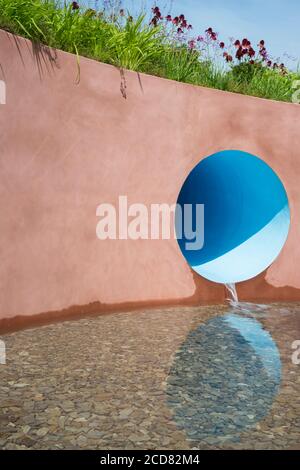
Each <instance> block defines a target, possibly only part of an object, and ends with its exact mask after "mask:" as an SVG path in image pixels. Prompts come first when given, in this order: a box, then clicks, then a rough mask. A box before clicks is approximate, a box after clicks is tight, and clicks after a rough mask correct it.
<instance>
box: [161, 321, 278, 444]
mask: <svg viewBox="0 0 300 470" xmlns="http://www.w3.org/2000/svg"><path fill="white" fill-rule="evenodd" d="M280 377H281V362H280V356H279V352H278V349H277V346H276V344H275V343H274V341H273V339H272V337H271V336H270V334H269V333H268V332H266V331H265V330H264V329H263V328H262V326H261V324H260V323H259V322H258V321H256V320H254V319H249V318H246V317H241V316H239V315H236V314H228V315H224V316H221V317H215V318H213V319H211V320H209V321H208V322H207V323H206V324H203V325H200V326H199V327H198V328H197V329H195V330H194V331H192V332H191V333H190V334H189V335H188V337H187V339H186V341H185V342H184V343H183V344H182V346H181V348H180V350H179V352H178V353H177V354H176V356H175V360H174V363H173V365H172V367H171V370H170V376H169V378H168V385H167V396H168V404H169V406H170V407H171V408H172V410H173V413H174V420H175V422H176V424H177V425H178V427H180V428H181V429H183V430H185V432H186V434H187V436H188V437H189V438H190V439H195V440H200V439H205V438H208V437H214V438H215V439H217V438H218V437H226V436H232V435H234V434H236V433H239V432H241V431H243V430H245V429H247V428H249V427H251V426H253V425H255V424H256V423H257V422H258V421H260V420H261V419H263V418H264V417H265V416H266V415H267V414H268V412H269V410H270V408H271V406H272V403H273V401H274V398H275V397H276V395H277V392H278V387H279V384H280Z"/></svg>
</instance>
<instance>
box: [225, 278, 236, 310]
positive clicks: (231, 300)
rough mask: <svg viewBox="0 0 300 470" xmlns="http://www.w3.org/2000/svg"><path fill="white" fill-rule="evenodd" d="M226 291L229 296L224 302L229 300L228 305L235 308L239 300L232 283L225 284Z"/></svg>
mask: <svg viewBox="0 0 300 470" xmlns="http://www.w3.org/2000/svg"><path fill="white" fill-rule="evenodd" d="M225 287H226V290H227V292H228V294H229V297H227V298H226V300H229V303H230V305H232V306H236V305H237V304H238V303H239V298H238V295H237V291H236V287H235V283H234V282H229V283H227V284H225Z"/></svg>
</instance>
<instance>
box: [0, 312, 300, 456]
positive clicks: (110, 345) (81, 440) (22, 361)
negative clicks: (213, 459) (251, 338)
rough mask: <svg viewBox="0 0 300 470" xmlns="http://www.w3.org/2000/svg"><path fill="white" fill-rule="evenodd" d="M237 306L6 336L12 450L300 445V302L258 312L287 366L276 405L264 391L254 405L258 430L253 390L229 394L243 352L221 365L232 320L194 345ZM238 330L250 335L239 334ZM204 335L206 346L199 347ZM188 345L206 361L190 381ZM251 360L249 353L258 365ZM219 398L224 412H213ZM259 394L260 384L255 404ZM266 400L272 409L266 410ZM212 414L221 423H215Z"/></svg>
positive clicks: (0, 371)
mask: <svg viewBox="0 0 300 470" xmlns="http://www.w3.org/2000/svg"><path fill="white" fill-rule="evenodd" d="M229 310H230V309H229V308H228V307H224V306H219V307H216V306H214V307H212V306H209V307H198V308H184V307H182V308H179V307H177V308H169V309H161V310H159V309H158V310H149V311H140V312H130V313H119V314H111V315H106V316H99V317H94V318H86V319H83V320H79V321H70V322H64V323H57V324H53V325H49V326H44V327H41V328H35V329H30V330H25V331H21V332H16V333H13V334H9V335H4V336H2V337H1V339H2V340H4V341H5V343H6V350H7V363H6V365H0V448H2V449H109V450H113V449H209V448H225V449H243V448H247V449H264V448H266V449H283V448H300V393H299V392H300V365H295V364H293V363H292V360H291V356H292V353H293V350H292V348H291V344H292V342H293V341H295V340H297V339H300V304H289V305H287V304H286V305H285V304H276V305H272V306H270V307H269V308H268V309H267V310H265V313H264V314H262V315H258V316H259V318H257V320H258V321H259V322H260V323H261V325H262V327H263V328H265V330H266V331H268V332H269V333H270V334H271V336H272V338H273V340H274V341H275V344H277V347H278V349H279V352H280V358H281V365H282V371H281V372H282V375H281V384H280V387H279V389H276V393H275V396H274V397H273V398H272V400H271V402H270V394H269V393H268V392H266V400H268V403H267V405H268V406H265V405H264V397H263V396H262V395H261V391H262V390H261V389H260V393H259V394H257V401H258V400H261V402H259V403H258V405H259V412H257V413H258V414H257V416H255V412H253V413H254V414H253V415H251V413H250V411H249V409H248V410H247V413H248V414H247V417H246V418H245V419H247V426H248V425H249V423H250V427H249V428H248V427H246V428H245V427H244V425H243V424H244V422H243V414H241V413H243V410H241V408H242V407H245V400H246V401H247V395H246V398H245V396H239V395H238V393H240V392H238V393H237V396H236V399H235V400H231V402H230V403H228V400H227V399H225V395H226V394H225V391H226V390H228V384H229V381H230V380H231V379H232V377H231V376H230V374H231V372H230V371H232V370H233V369H234V368H233V365H232V363H231V364H229V362H228V361H231V362H232V357H233V356H232V349H230V351H229V352H230V354H229V353H228V354H221V355H220V354H219V355H218V356H217V359H216V360H217V361H221V369H222V370H224V372H225V373H224V374H221V375H220V374H219V375H218V374H214V369H212V366H211V364H212V363H213V362H214V359H212V358H213V357H214V356H213V355H212V351H213V350H214V349H215V350H216V352H217V351H219V350H220V347H221V350H222V348H223V350H226V348H227V346H228V345H227V343H226V341H228V338H229V337H228V336H226V329H224V336H222V335H221V337H220V331H219V330H218V332H217V334H216V335H214V334H209V335H207V334H205V338H206V339H205V340H206V341H208V339H207V338H209V341H208V343H207V347H206V346H205V344H203V335H202V336H201V335H200V336H199V337H198V336H197V337H196V340H195V341H194V340H193V341H194V342H193V343H191V341H190V339H189V338H190V335H191V334H192V335H193V338H194V339H195V335H196V334H198V333H197V331H198V329H199V327H200V330H199V331H200V332H201V331H202V332H203V330H202V329H201V328H202V326H203V327H204V326H205V325H206V324H207V322H209V321H211V320H212V319H215V318H216V317H218V318H220V317H221V316H222V315H224V314H226V313H228V311H229ZM217 321H219V320H218V319H217ZM213 325H214V328H215V326H216V325H215V323H214V324H213ZM218 328H219V327H218ZM201 334H202V333H201ZM230 337H231V338H232V332H231V336H230ZM234 338H235V340H238V341H240V339H239V337H237V335H235V336H234ZM235 340H234V341H235ZM193 344H198V346H197V348H196V346H193ZM243 344H244V343H243ZM244 347H245V345H244ZM247 347H248V346H247ZM195 348H196V349H195ZM206 351H209V354H208V352H206ZM187 352H188V353H189V354H190V355H191V357H194V359H195V357H196V356H195V354H198V355H199V358H200V360H199V361H198V360H197V361H194V362H193V361H191V364H198V366H197V367H198V369H197V367H196V366H193V370H191V367H188V368H187V372H186V373H187V376H186V377H187V380H185V378H184V368H185V366H186V364H189V362H188V363H187V362H184V361H186V359H184V361H183V362H182V361H181V362H180V361H179V362H178V357H179V359H180V358H181V357H184V358H186V353H187ZM250 352H251V351H250ZM250 352H249V350H248V349H247V354H246V353H245V351H244V352H243V347H241V354H240V356H241V357H243V358H244V362H241V363H239V364H238V367H239V369H238V370H239V371H241V373H243V370H244V369H243V368H244V367H245V368H247V367H248V369H247V370H249V367H250V371H251V357H252V356H251V354H250ZM244 353H245V354H244ZM249 354H250V355H249ZM254 356H255V352H254ZM245 358H248V359H249V360H248V359H247V364H245V360H246V359H245ZM206 359H207V360H206ZM249 361H250V362H249ZM255 361H256V362H255V367H256V368H258V369H259V370H261V367H262V366H261V363H260V362H257V361H258V359H257V358H256V359H255ZM243 364H244V365H243ZM249 364H250V365H249ZM253 364H254V363H253ZM219 365H220V364H219ZM180 367H181V368H180ZM207 367H209V370H208V372H209V374H210V375H209V377H210V378H209V380H210V383H209V387H210V388H209V390H210V391H212V392H213V393H212V394H209V395H208V396H207V400H208V401H209V405H206V402H205V397H204V393H207V390H208V389H207V388H205V387H206V385H205V380H208V379H206V378H205V377H208V375H207V374H208V372H207V370H206V368H207ZM253 367H254V365H253ZM196 369H197V372H195V371H196ZM218 370H220V369H218ZM234 370H235V372H234V374H235V373H236V369H234ZM245 370H246V369H245ZM226 372H227V373H226ZM174 374H175V375H174ZM176 374H177V375H176ZM250 375H251V373H250ZM212 377H213V383H212V382H211V380H212ZM200 379H201V380H200ZM199 380H200V385H201V386H200V387H199ZM232 380H233V379H232ZM191 381H192V382H191ZM193 381H194V382H193ZM247 384H248V386H249V383H248V382H247ZM247 384H246V385H247ZM204 385H205V386H204ZM271 385H272V384H271ZM271 385H270V386H271ZM176 387H177V388H176ZM189 387H190V388H191V389H193V393H194V394H195V393H196V399H197V401H198V397H199V403H200V405H199V404H198V405H197V406H196V408H195V406H194V405H193V404H191V406H190V408H189V406H186V404H188V403H189V401H188V400H190V396H189V392H190V391H189ZM201 387H202V388H201ZM203 387H204V388H203ZM211 387H212V388H211ZM177 390H178V396H179V395H180V396H183V397H184V399H186V400H187V402H186V403H185V404H184V406H182V407H181V410H179V413H181V417H180V419H181V421H180V419H178V410H177V409H176V407H174V401H175V402H176V394H177ZM266 390H267V388H266ZM270 390H271V389H270ZM274 390H275V389H274V388H272V391H274ZM223 391H224V399H223V398H222V393H223ZM184 393H185V394H186V396H185V395H184ZM197 393H198V395H197ZM249 393H250V395H251V393H252V392H251V390H250V392H249ZM272 393H273V392H272ZM201 394H202V395H201ZM214 394H215V395H216V400H215V401H214ZM250 395H249V397H250ZM172 400H173V403H172ZM193 400H194V401H195V395H193ZM226 400H227V401H226ZM249 400H250V398H249ZM201 403H202V404H201ZM207 403H208V402H207ZM214 403H215V404H216V410H214V409H212V408H213V407H214ZM222 403H223V405H222ZM253 403H254V405H255V403H256V402H255V397H253V393H252V396H251V404H252V405H251V406H252V408H253V406H254V405H253ZM220 404H221V405H222V406H223V407H222V406H221V408H220ZM241 404H242V405H241ZM255 406H256V405H255ZM255 406H254V407H255ZM217 407H218V408H217ZM262 409H265V410H266V415H265V416H264V417H262V414H261V410H262ZM255 410H256V408H255ZM197 413H198V415H197ZM182 414H184V416H182ZM244 414H245V413H244ZM229 416H230V417H231V418H233V422H232V423H231V422H230V420H229ZM257 417H260V418H259V420H258V421H257ZM231 418H230V419H231ZM254 418H255V419H254ZM241 419H242V422H241ZM252 419H253V420H254V422H253V424H251V420H252ZM211 420H213V422H212V421H211ZM249 420H250V421H249ZM208 421H209V430H210V432H206V429H208V428H206V427H205V426H207V422H208ZM219 422H220V423H221V424H222V425H220V426H219V425H218V423H219ZM190 423H191V424H190ZM198 424H199V429H200V427H201V432H198V431H199V429H198V428H197V426H198ZM203 426H204V427H203ZM211 429H213V432H212V431H211ZM230 429H232V432H231V430H230Z"/></svg>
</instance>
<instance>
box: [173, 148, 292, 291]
mask: <svg viewBox="0 0 300 470" xmlns="http://www.w3.org/2000/svg"><path fill="white" fill-rule="evenodd" d="M289 226H290V210H289V204H288V198H287V194H286V191H285V189H284V186H283V184H282V182H281V181H280V179H279V178H278V176H277V175H276V173H275V172H274V171H273V170H272V169H271V168H270V167H269V166H268V165H267V164H266V163H265V162H264V161H262V160H261V159H260V158H258V157H256V156H254V155H251V154H249V153H246V152H242V151H238V150H226V151H222V152H218V153H215V154H213V155H211V156H209V157H207V158H205V159H204V160H202V161H200V162H199V163H198V164H197V165H196V166H195V167H194V169H193V170H192V171H191V173H190V174H189V175H188V177H187V179H186V180H185V182H184V184H183V186H182V188H181V191H180V193H179V196H178V200H177V207H176V236H177V240H178V243H179V246H180V249H181V251H182V254H183V255H184V257H185V259H186V260H187V262H188V263H189V265H190V266H191V268H192V269H193V270H194V271H196V272H197V273H198V274H200V275H201V276H203V277H205V278H206V279H209V280H211V281H214V282H220V283H235V282H240V281H245V280H247V279H251V278H252V277H254V276H257V275H258V274H260V273H261V272H263V271H264V270H265V269H266V268H267V267H269V266H270V265H271V264H272V263H273V261H274V260H275V259H276V258H277V256H278V255H279V253H280V251H281V249H282V247H283V245H284V243H285V241H286V238H287V235H288V231H289Z"/></svg>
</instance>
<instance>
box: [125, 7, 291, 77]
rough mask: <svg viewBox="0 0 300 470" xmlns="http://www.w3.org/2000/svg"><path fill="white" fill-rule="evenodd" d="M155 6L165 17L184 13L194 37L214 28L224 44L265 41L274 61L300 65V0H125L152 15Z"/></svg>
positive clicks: (132, 8)
mask: <svg viewBox="0 0 300 470" xmlns="http://www.w3.org/2000/svg"><path fill="white" fill-rule="evenodd" d="M153 4H157V5H158V6H160V7H161V9H162V12H166V13H168V12H169V10H170V5H171V14H173V15H174V16H176V15H179V14H181V13H183V14H184V15H185V16H186V18H187V19H188V21H189V22H190V23H192V25H193V32H194V34H195V35H197V34H201V33H203V31H204V30H205V29H207V28H208V27H210V26H211V27H212V28H213V29H214V31H216V32H218V33H219V34H220V39H222V40H224V42H226V39H227V40H228V38H229V37H235V38H239V39H243V38H244V37H247V38H248V39H249V40H250V41H251V42H252V43H254V44H257V43H258V42H259V41H260V40H261V39H264V40H265V41H266V47H267V49H268V50H269V52H270V54H271V56H272V57H273V58H274V59H277V58H278V57H280V58H281V59H282V60H281V62H285V63H286V64H287V65H288V66H289V67H290V68H291V69H296V68H297V66H298V63H299V62H300V27H299V19H300V2H299V0H287V1H284V0H248V1H242V0H240V1H238V0H226V1H224V0H173V2H172V1H171V0H160V1H156V2H155V1H154V0H123V5H124V6H125V7H126V8H128V9H129V10H131V11H132V10H135V11H138V10H140V7H141V6H142V7H145V8H146V9H147V11H149V10H150V9H151V6H153ZM163 7H165V8H163ZM285 54H288V55H289V56H292V57H293V58H294V60H291V59H288V58H287V57H286V55H285Z"/></svg>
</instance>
